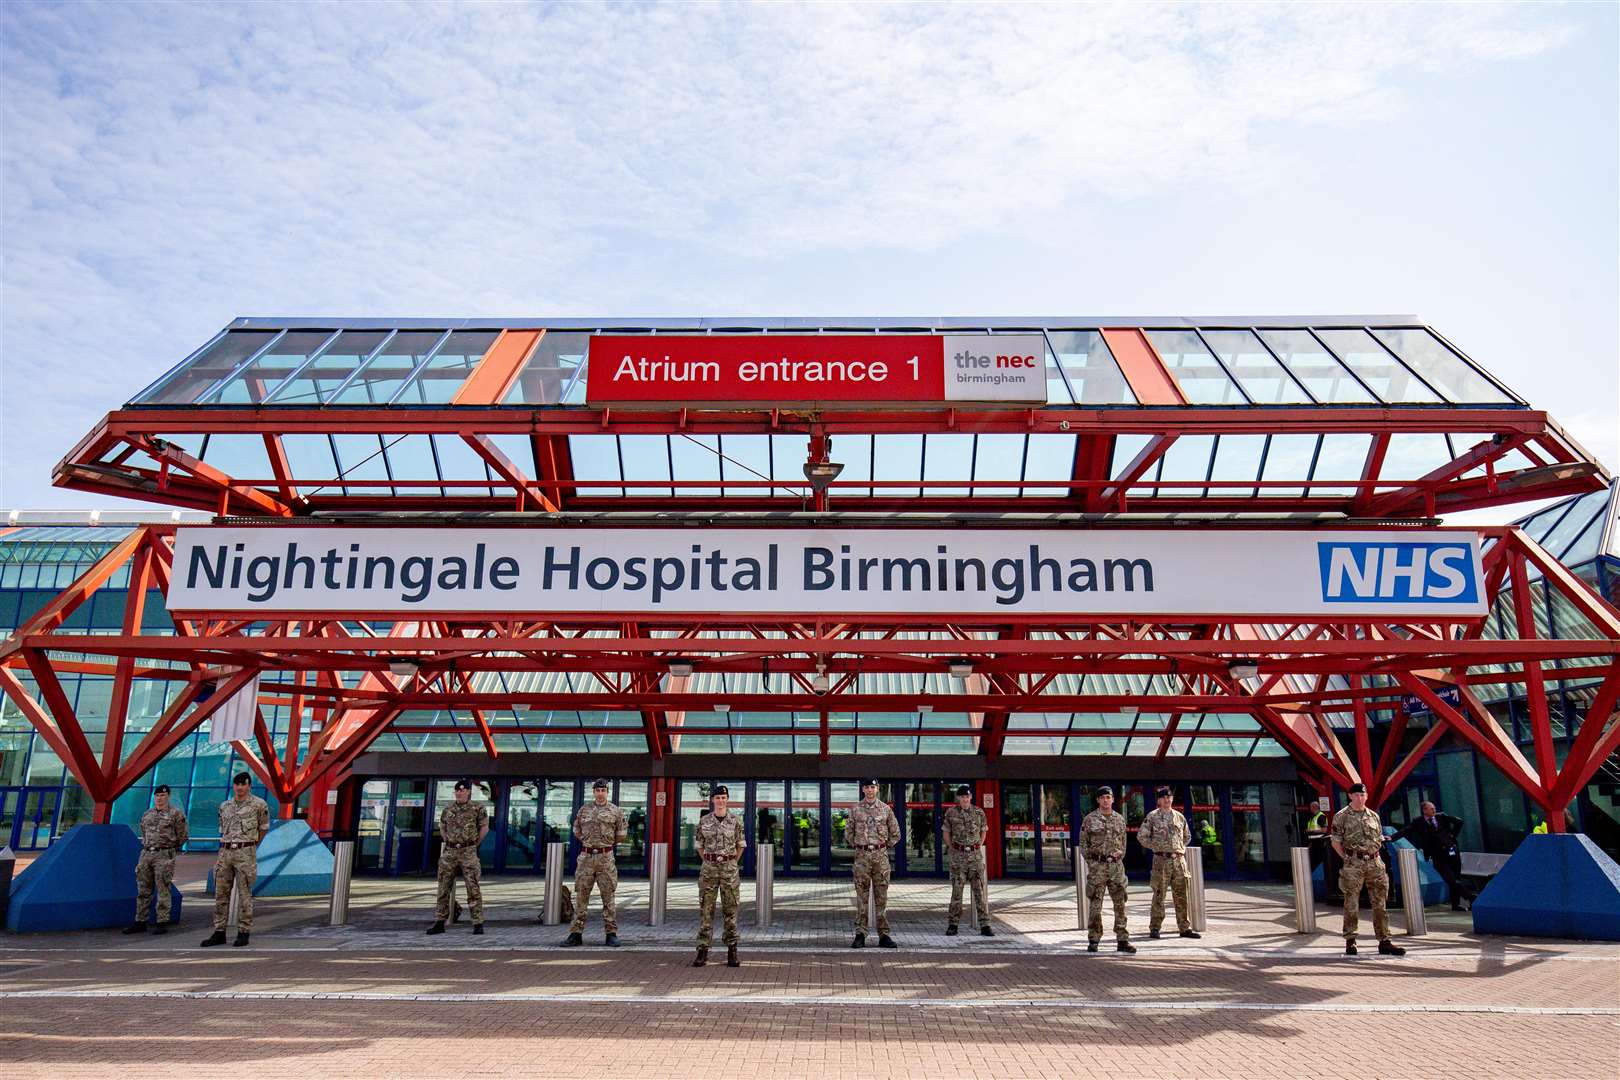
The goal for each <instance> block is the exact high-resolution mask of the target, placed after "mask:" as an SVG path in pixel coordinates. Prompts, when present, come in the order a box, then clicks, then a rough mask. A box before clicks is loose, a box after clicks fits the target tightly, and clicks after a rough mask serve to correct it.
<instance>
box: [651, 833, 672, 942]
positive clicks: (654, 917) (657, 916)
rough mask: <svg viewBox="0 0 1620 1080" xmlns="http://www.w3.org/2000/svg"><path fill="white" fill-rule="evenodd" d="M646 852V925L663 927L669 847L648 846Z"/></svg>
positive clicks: (667, 886)
mask: <svg viewBox="0 0 1620 1080" xmlns="http://www.w3.org/2000/svg"><path fill="white" fill-rule="evenodd" d="M647 851H648V854H647V925H648V926H663V925H664V911H665V909H666V908H667V907H668V906H669V845H668V844H664V843H658V844H650V845H648V848H647Z"/></svg>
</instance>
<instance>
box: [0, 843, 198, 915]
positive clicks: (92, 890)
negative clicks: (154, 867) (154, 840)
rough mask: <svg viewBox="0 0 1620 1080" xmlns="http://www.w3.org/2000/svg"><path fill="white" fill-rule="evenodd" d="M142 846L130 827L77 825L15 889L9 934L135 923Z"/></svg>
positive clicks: (174, 908)
mask: <svg viewBox="0 0 1620 1080" xmlns="http://www.w3.org/2000/svg"><path fill="white" fill-rule="evenodd" d="M140 857H141V842H140V841H139V840H137V839H136V838H135V832H134V830H133V829H131V828H130V827H129V826H128V825H75V826H74V827H73V828H71V829H69V830H68V831H67V832H65V833H63V834H62V836H61V838H60V839H58V840H57V841H56V842H55V843H54V844H52V845H51V846H50V847H48V848H46V849H45V854H43V855H41V856H40V857H39V858H37V859H35V860H34V861H33V862H32V863H29V864H28V867H27V868H26V869H25V870H23V872H22V873H20V874H18V875H17V878H16V880H15V881H14V882H13V883H12V886H11V906H10V907H9V908H7V909H6V929H8V930H14V931H16V932H18V933H31V932H34V931H37V930H98V929H103V928H106V927H112V926H128V925H129V923H130V921H131V920H132V919H133V918H134V917H135V864H136V863H137V862H138V861H139V860H140ZM169 903H170V905H171V906H170V908H169V921H170V922H179V921H180V890H179V889H177V888H175V887H174V886H173V885H171V886H169Z"/></svg>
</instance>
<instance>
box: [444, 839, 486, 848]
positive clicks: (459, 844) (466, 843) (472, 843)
mask: <svg viewBox="0 0 1620 1080" xmlns="http://www.w3.org/2000/svg"><path fill="white" fill-rule="evenodd" d="M477 845H478V841H476V840H461V841H456V840H446V841H445V842H444V846H445V847H453V848H464V847H476V846H477Z"/></svg>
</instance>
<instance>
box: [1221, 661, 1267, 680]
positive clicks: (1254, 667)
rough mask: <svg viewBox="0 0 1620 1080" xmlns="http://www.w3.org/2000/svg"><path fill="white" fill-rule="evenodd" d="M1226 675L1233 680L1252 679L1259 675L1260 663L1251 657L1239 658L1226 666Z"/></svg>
mask: <svg viewBox="0 0 1620 1080" xmlns="http://www.w3.org/2000/svg"><path fill="white" fill-rule="evenodd" d="M1226 673H1227V674H1228V675H1230V676H1232V678H1234V679H1252V678H1254V677H1255V676H1257V675H1259V674H1260V661H1258V660H1256V659H1255V658H1254V657H1252V656H1240V657H1238V658H1237V659H1236V660H1233V661H1232V662H1231V663H1229V664H1227V665H1226Z"/></svg>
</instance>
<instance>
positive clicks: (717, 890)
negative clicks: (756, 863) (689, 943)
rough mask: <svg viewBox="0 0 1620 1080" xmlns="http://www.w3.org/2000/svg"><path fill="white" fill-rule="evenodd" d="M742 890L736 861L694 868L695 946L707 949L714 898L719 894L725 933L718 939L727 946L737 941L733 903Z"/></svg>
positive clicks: (711, 937)
mask: <svg viewBox="0 0 1620 1080" xmlns="http://www.w3.org/2000/svg"><path fill="white" fill-rule="evenodd" d="M741 890H742V874H741V873H740V872H739V871H738V869H737V860H736V859H730V860H728V861H726V862H719V863H715V862H709V861H707V860H705V861H704V863H703V869H702V870H700V871H698V936H697V943H698V948H700V949H707V948H708V947H709V945H710V944H712V943H713V941H714V898H715V896H716V894H718V895H719V897H720V911H721V914H722V915H723V916H724V918H725V932H724V933H723V934H722V936H721V940H722V941H723V942H724V943H725V944H727V945H735V944H737V904H738V902H739V897H738V894H739V893H740V892H741Z"/></svg>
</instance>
